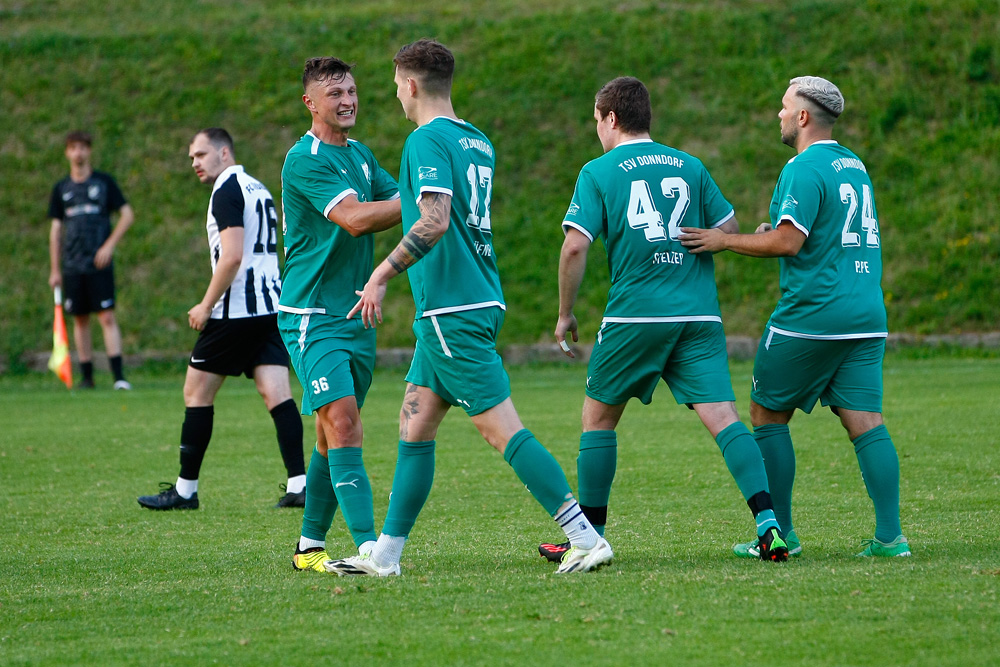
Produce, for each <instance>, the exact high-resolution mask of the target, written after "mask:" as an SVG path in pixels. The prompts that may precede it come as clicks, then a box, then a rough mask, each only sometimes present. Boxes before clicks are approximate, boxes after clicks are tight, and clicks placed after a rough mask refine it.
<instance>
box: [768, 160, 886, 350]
mask: <svg viewBox="0 0 1000 667" xmlns="http://www.w3.org/2000/svg"><path fill="white" fill-rule="evenodd" d="M770 213H771V224H772V225H774V226H775V227H777V226H778V225H781V224H792V225H795V227H796V228H797V229H798V230H799V231H801V232H802V233H803V234H805V235H806V240H805V243H804V244H803V245H802V249H801V250H799V252H798V254H797V255H795V256H794V257H782V258H781V259H780V265H781V299H780V300H779V301H778V305H777V306H776V307H775V309H774V313H773V314H772V315H771V322H770V324H771V328H772V329H773V330H775V331H777V332H778V333H783V334H785V335H788V336H797V337H800V338H821V339H839V338H883V337H885V336H887V335H888V332H887V329H888V326H887V323H886V315H885V302H884V301H883V298H882V286H881V282H882V249H881V247H880V245H881V244H880V242H879V225H878V214H877V213H876V210H875V198H874V195H873V193H872V182H871V179H870V178H869V177H868V170H867V169H865V165H864V163H863V162H861V160H860V159H858V156H857V155H855V154H854V153H852V152H851V151H849V150H847V149H846V148H844V147H843V146H841V145H840V144H838V143H837V142H836V141H832V140H831V141H817V142H816V143H814V144H812V145H811V146H809V147H808V148H807V149H806V150H804V151H802V152H801V153H800V154H798V155H797V156H795V157H794V158H792V159H791V160H789V161H788V164H786V165H785V168H784V169H782V170H781V176H780V177H779V178H778V185H777V187H775V189H774V196H773V197H772V199H771V209H770Z"/></svg>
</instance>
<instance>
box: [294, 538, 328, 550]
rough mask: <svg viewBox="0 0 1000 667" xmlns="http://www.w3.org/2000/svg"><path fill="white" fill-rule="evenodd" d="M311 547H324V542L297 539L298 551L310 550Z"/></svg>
mask: <svg viewBox="0 0 1000 667" xmlns="http://www.w3.org/2000/svg"><path fill="white" fill-rule="evenodd" d="M313 547H326V541H325V540H311V539H309V538H308V537H305V536H302V537H300V538H299V551H305V550H306V549H312V548H313Z"/></svg>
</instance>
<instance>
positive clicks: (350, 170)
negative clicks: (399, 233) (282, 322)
mask: <svg viewBox="0 0 1000 667" xmlns="http://www.w3.org/2000/svg"><path fill="white" fill-rule="evenodd" d="M351 196H354V197H357V199H358V201H361V202H369V201H382V200H387V199H394V198H396V197H398V196H399V193H398V191H397V186H396V181H395V180H394V179H393V178H392V177H391V176H390V175H389V174H388V173H387V172H386V171H385V170H384V169H382V168H381V167H380V166H379V164H378V162H377V161H376V160H375V156H374V155H373V154H372V152H371V150H369V149H368V147H367V146H365V145H364V144H361V143H360V142H357V141H354V140H353V139H352V140H348V144H347V146H335V145H333V144H327V143H323V142H322V141H320V140H319V139H317V138H316V137H315V136H314V135H313V134H312V133H311V132H310V133H307V134H306V135H305V136H303V137H302V138H301V139H300V140H299V141H298V142H297V143H296V144H295V145H294V146H292V148H291V150H289V151H288V155H287V156H286V157H285V164H284V166H283V167H282V169H281V208H282V212H283V217H284V223H283V233H284V240H285V268H284V271H283V273H282V283H283V284H282V290H281V299H280V302H279V306H278V307H279V309H280V310H284V311H288V312H319V313H328V314H330V315H347V313H348V312H349V311H350V310H351V308H353V307H354V304H356V303H357V301H358V297H357V295H356V294H355V290H360V289H362V288H363V287H364V285H365V283H366V282H367V281H368V277H369V276H370V275H371V272H372V261H373V255H374V242H373V240H372V236H371V234H365V235H363V236H359V237H353V236H351V235H350V234H349V233H347V232H346V231H345V230H344V229H342V228H341V227H340V226H339V225H337V224H336V223H334V222H332V221H331V220H330V219H329V218H327V215H329V213H330V211H331V210H332V209H333V208H334V207H335V206H336V205H337V204H339V203H340V202H341V201H342V200H343V199H344V198H346V197H351Z"/></svg>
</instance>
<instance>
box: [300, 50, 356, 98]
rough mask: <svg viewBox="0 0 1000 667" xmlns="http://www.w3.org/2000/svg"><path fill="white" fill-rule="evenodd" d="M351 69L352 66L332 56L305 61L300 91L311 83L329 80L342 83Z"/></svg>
mask: <svg viewBox="0 0 1000 667" xmlns="http://www.w3.org/2000/svg"><path fill="white" fill-rule="evenodd" d="M353 68H354V65H353V64H348V63H345V62H344V61H343V60H341V59H340V58H334V57H332V56H323V57H319V58H310V59H309V60H307V61H306V67H305V69H304V70H303V71H302V89H303V90H305V89H306V88H308V87H309V84H310V83H312V82H313V81H317V82H319V83H322V82H324V81H328V80H331V79H332V80H333V81H338V82H339V81H343V80H344V77H346V76H347V75H348V74H350V73H351V70H352V69H353Z"/></svg>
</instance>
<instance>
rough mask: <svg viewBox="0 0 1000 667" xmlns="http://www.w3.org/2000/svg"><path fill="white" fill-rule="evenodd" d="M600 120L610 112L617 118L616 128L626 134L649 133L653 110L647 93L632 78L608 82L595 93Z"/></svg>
mask: <svg viewBox="0 0 1000 667" xmlns="http://www.w3.org/2000/svg"><path fill="white" fill-rule="evenodd" d="M595 105H596V106H597V111H598V112H599V113H600V114H601V118H606V117H607V115H608V114H609V113H611V112H612V111H614V112H615V116H617V117H618V128H619V129H620V130H621V131H622V132H625V133H626V134H640V133H642V132H649V125H650V123H651V121H652V119H653V108H652V105H651V104H650V101H649V91H648V90H646V86H644V85H643V84H642V81H639V79H637V78H635V77H633V76H620V77H618V78H617V79H612V80H611V81H608V82H607V83H606V84H604V86H602V87H601V89H600V90H599V91H597V97H596V99H595Z"/></svg>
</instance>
